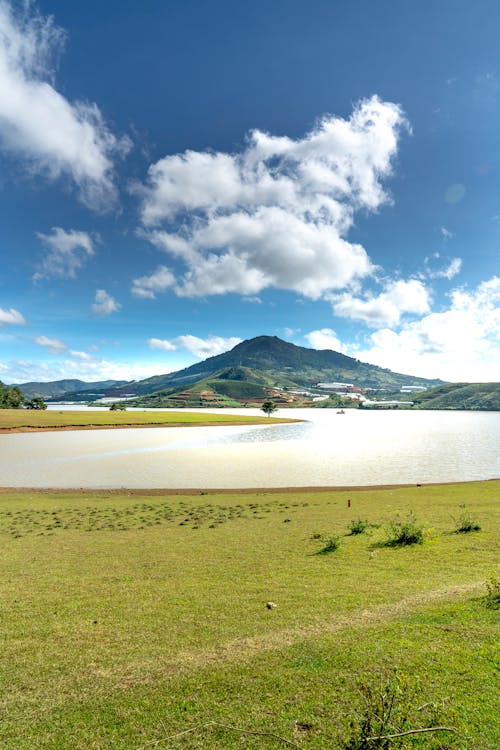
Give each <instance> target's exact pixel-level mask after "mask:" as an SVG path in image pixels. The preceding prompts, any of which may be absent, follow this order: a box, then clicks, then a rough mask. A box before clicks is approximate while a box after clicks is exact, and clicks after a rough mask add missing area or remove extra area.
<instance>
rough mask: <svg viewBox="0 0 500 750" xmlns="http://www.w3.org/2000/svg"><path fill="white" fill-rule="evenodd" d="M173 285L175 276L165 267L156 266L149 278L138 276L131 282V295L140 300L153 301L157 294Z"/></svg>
mask: <svg viewBox="0 0 500 750" xmlns="http://www.w3.org/2000/svg"><path fill="white" fill-rule="evenodd" d="M174 285H175V276H174V274H173V273H172V271H170V270H169V269H168V268H167V267H166V266H158V268H157V269H156V271H154V272H153V273H152V274H151V275H150V276H140V277H139V278H138V279H134V280H133V281H132V294H133V295H134V297H140V298H142V299H155V297H156V295H157V294H158V292H164V291H165V290H166V289H169V288H171V287H173V286H174Z"/></svg>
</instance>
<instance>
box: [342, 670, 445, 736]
mask: <svg viewBox="0 0 500 750" xmlns="http://www.w3.org/2000/svg"><path fill="white" fill-rule="evenodd" d="M417 688H418V685H415V686H413V687H411V686H410V684H409V682H408V680H407V678H406V677H405V675H404V674H402V673H401V672H399V670H397V669H394V670H393V671H392V672H391V673H389V674H388V675H382V676H381V677H380V678H379V680H374V679H373V678H370V677H364V678H362V679H361V680H360V682H359V685H358V691H359V694H360V697H361V700H362V705H361V706H360V708H359V709H358V711H356V713H355V718H354V719H353V720H352V721H351V723H350V732H349V736H348V737H347V739H346V740H345V741H344V743H343V744H342V748H343V750H375V748H377V749H378V750H392V749H393V748H396V747H399V748H403V747H408V745H407V744H406V740H407V739H408V738H409V736H411V735H418V734H422V733H424V734H426V735H427V736H428V733H434V732H439V733H441V732H455V729H454V728H453V727H447V726H441V725H440V721H441V720H442V716H441V714H442V708H443V702H442V701H438V702H430V703H424V704H423V705H422V706H419V707H415V706H414V705H413V704H414V701H415V698H416V691H417ZM422 725H423V726H422ZM433 725H434V726H433ZM412 746H413V745H412ZM419 746H420V745H419ZM426 746H427V747H428V745H426ZM432 747H443V748H444V747H449V745H448V744H446V745H442V744H441V742H439V743H438V744H436V745H434V744H433V745H432Z"/></svg>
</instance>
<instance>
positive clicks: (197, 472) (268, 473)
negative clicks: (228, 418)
mask: <svg viewBox="0 0 500 750" xmlns="http://www.w3.org/2000/svg"><path fill="white" fill-rule="evenodd" d="M59 408H60V407H59ZM193 411H195V410H193ZM203 411H204V412H205V413H207V412H216V411H217V410H216V409H210V410H203ZM224 413H226V414H227V413H235V414H245V415H250V414H252V413H255V414H259V415H261V412H257V411H255V412H253V411H252V410H250V409H243V410H238V409H231V410H227V409H226V410H224ZM279 415H280V416H290V417H293V418H299V419H306V420H308V421H306V422H301V423H297V424H284V425H265V426H262V427H260V426H259V427H250V426H249V427H176V428H168V429H167V428H165V429H161V428H144V429H113V430H96V431H91V430H88V431H74V432H59V433H58V432H43V433H40V434H35V433H22V434H4V435H0V486H4V487H7V486H8V487H15V486H17V487H96V488H104V487H130V488H134V487H135V488H138V487H165V488H187V487H192V488H200V489H203V488H215V487H217V488H231V487H233V488H237V487H285V486H286V487H290V486H296V487H298V486H309V485H315V486H352V485H374V484H399V483H425V482H447V481H466V480H474V479H489V478H493V477H499V476H500V414H499V413H495V412H430V411H429V412H425V411H420V412H417V411H415V412H410V411H383V412H382V411H381V412H374V411H372V412H370V411H359V410H350V411H346V413H345V414H344V415H340V414H337V413H336V411H335V410H330V409H319V410H318V409H301V410H293V411H289V412H287V411H285V410H281V411H280V412H279Z"/></svg>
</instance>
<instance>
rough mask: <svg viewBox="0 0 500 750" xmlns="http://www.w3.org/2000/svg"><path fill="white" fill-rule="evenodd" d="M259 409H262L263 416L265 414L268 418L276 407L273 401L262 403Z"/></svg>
mask: <svg viewBox="0 0 500 750" xmlns="http://www.w3.org/2000/svg"><path fill="white" fill-rule="evenodd" d="M260 408H261V409H262V411H263V412H264V414H267V416H268V417H270V416H271V414H273V413H274V412H275V411H276V409H277V408H278V407H277V406H276V404H275V403H274V401H264V403H263V404H262V406H261V407H260Z"/></svg>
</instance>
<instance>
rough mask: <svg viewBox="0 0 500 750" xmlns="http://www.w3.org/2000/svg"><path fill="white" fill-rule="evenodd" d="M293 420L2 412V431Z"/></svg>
mask: <svg viewBox="0 0 500 750" xmlns="http://www.w3.org/2000/svg"><path fill="white" fill-rule="evenodd" d="M289 421H294V420H289V419H274V418H273V419H270V418H269V417H265V416H262V417H250V416H248V417H246V416H243V417H240V416H235V415H231V414H199V413H196V412H187V411H186V412H185V411H175V412H174V411H172V412H153V411H109V409H98V410H96V411H29V410H25V409H0V430H9V431H12V432H16V431H22V430H39V429H46V430H47V429H49V430H56V429H64V428H65V429H92V428H94V429H95V428H100V427H104V428H106V427H158V426H161V427H189V426H192V425H193V426H195V425H196V426H209V425H218V424H235V425H236V424H269V422H271V423H272V422H275V423H279V422H289Z"/></svg>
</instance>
